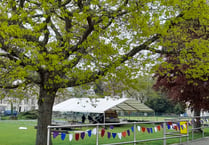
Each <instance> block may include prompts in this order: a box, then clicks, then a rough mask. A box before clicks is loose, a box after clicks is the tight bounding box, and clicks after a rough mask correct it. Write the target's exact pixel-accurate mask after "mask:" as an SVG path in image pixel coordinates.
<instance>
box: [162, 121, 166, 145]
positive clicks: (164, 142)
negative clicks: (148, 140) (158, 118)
mask: <svg viewBox="0 0 209 145" xmlns="http://www.w3.org/2000/svg"><path fill="white" fill-rule="evenodd" d="M163 145H166V122H163Z"/></svg>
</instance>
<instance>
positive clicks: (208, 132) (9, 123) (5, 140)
mask: <svg viewBox="0 0 209 145" xmlns="http://www.w3.org/2000/svg"><path fill="white" fill-rule="evenodd" d="M157 125H158V124H149V125H148V124H137V126H141V127H142V126H143V127H145V128H149V127H152V128H153V127H155V126H157ZM34 126H36V121H20V120H4V121H0V145H34V144H35V138H36V129H35V128H34ZM19 127H27V130H20V129H19ZM131 127H132V125H123V126H114V128H113V129H110V127H109V126H105V128H106V133H105V136H104V137H101V134H99V144H111V143H116V142H127V141H133V138H134V135H133V132H132V130H131ZM88 129H93V128H92V127H85V128H79V129H78V130H76V131H86V130H88ZM100 130H101V127H100ZM127 130H130V136H128V135H126V137H122V139H119V138H118V136H116V138H115V139H114V138H113V137H112V136H111V138H110V139H108V137H107V132H111V133H120V132H123V131H127ZM167 131H173V130H167ZM69 133H71V134H73V140H72V141H69V135H68V134H67V135H66V138H65V140H64V141H63V140H61V136H60V135H59V136H57V137H56V138H53V137H52V142H53V144H54V145H70V144H72V145H94V144H96V135H93V134H92V136H91V137H88V135H87V134H85V138H84V139H83V140H82V139H81V138H80V139H79V140H78V141H76V140H75V132H74V131H69ZM201 135H202V134H195V135H194V138H199V137H201ZM205 136H209V129H208V128H207V129H205ZM162 137H163V130H162V129H161V131H159V132H157V133H155V132H154V131H153V133H148V132H147V131H146V132H144V133H143V132H142V131H141V132H139V131H138V130H136V140H144V139H153V138H162ZM191 137H192V136H191V134H190V140H191ZM182 141H186V137H184V138H182ZM178 142H179V139H177V138H176V139H168V140H167V144H173V143H178ZM162 144H163V141H162V140H158V141H151V142H140V143H137V145H162Z"/></svg>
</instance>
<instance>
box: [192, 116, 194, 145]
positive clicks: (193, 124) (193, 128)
mask: <svg viewBox="0 0 209 145" xmlns="http://www.w3.org/2000/svg"><path fill="white" fill-rule="evenodd" d="M193 140H194V119H193V118H192V141H193Z"/></svg>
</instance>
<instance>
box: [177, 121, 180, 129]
mask: <svg viewBox="0 0 209 145" xmlns="http://www.w3.org/2000/svg"><path fill="white" fill-rule="evenodd" d="M177 126H178V128H179V130H180V123H179V122H178V123H177Z"/></svg>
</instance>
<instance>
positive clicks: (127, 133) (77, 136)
mask: <svg viewBox="0 0 209 145" xmlns="http://www.w3.org/2000/svg"><path fill="white" fill-rule="evenodd" d="M181 123H182V122H181ZM166 125H167V128H168V129H175V130H178V129H179V130H180V129H181V130H183V129H184V128H187V123H185V124H181V125H180V123H179V122H178V123H177V124H174V123H172V122H167V124H166ZM161 127H162V124H161V125H157V126H155V127H151V128H150V127H143V126H137V130H138V131H139V132H140V131H142V132H143V133H144V132H146V131H147V133H149V134H150V133H154V132H158V131H160V130H161ZM113 129H114V126H110V127H109V130H110V131H107V132H106V129H105V128H102V129H101V137H104V136H105V134H107V138H108V139H110V138H111V137H112V138H114V139H115V138H116V136H118V138H119V139H122V137H127V136H130V135H131V133H132V132H134V129H135V128H134V126H131V128H130V129H127V130H124V131H122V132H119V133H116V132H112V131H113ZM130 130H131V131H130ZM86 134H87V135H88V137H91V136H92V134H93V135H96V134H97V128H94V129H92V130H87V131H84V132H80V133H75V134H74V135H73V134H71V133H70V134H69V141H72V140H73V137H74V138H75V140H76V141H78V140H79V139H80V138H81V139H82V140H83V139H84V138H85V136H86ZM58 135H59V132H58V131H53V138H56V137H57V136H58ZM60 135H61V139H62V140H64V139H65V138H66V133H63V132H61V133H60Z"/></svg>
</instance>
